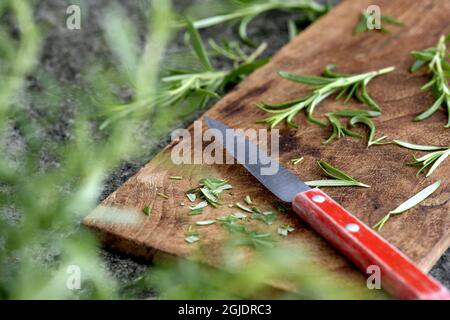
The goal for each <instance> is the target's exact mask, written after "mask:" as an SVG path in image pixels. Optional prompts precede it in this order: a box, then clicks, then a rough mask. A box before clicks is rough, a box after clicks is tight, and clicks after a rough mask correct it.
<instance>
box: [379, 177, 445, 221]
mask: <svg viewBox="0 0 450 320" xmlns="http://www.w3.org/2000/svg"><path fill="white" fill-rule="evenodd" d="M440 185H441V182H440V181H436V182H435V183H433V184H431V185H429V186H428V187H426V188H425V189H423V190H422V191H420V192H419V193H417V194H415V195H414V196H413V197H411V198H409V199H408V200H406V201H405V202H403V203H402V204H401V205H399V206H398V207H397V208H395V209H394V210H392V211H389V213H388V214H387V215H386V216H384V217H383V218H382V219H381V220H380V221H378V222H377V223H376V224H375V225H374V226H373V228H374V229H376V230H381V228H383V226H384V224H385V223H386V222H387V221H388V220H389V219H390V218H391V216H393V215H398V214H401V213H403V212H405V211H408V210H409V209H411V208H413V207H415V206H416V205H418V204H419V203H421V202H422V201H424V200H425V199H426V198H428V197H429V196H430V195H432V194H433V193H434V192H435V191H436V190H437V189H438V188H439V186H440Z"/></svg>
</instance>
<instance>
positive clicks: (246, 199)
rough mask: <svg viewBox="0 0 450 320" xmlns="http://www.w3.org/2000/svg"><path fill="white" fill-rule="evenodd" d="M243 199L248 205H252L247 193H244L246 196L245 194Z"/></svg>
mask: <svg viewBox="0 0 450 320" xmlns="http://www.w3.org/2000/svg"><path fill="white" fill-rule="evenodd" d="M244 201H245V203H246V204H248V205H252V204H253V202H252V198H250V196H249V195H246V196H245V198H244Z"/></svg>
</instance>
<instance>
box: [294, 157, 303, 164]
mask: <svg viewBox="0 0 450 320" xmlns="http://www.w3.org/2000/svg"><path fill="white" fill-rule="evenodd" d="M304 159H305V158H304V157H300V158H296V159H291V163H292V164H293V165H297V164H299V163H300V162H302V161H303V160H304Z"/></svg>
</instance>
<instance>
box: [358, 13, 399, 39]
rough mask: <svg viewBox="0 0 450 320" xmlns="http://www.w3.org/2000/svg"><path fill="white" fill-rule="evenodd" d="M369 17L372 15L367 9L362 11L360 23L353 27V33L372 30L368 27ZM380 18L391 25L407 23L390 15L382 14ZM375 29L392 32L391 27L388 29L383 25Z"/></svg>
mask: <svg viewBox="0 0 450 320" xmlns="http://www.w3.org/2000/svg"><path fill="white" fill-rule="evenodd" d="M369 17H370V16H369V14H368V13H367V12H366V11H363V12H361V18H360V20H359V23H358V24H357V25H356V27H355V28H354V29H353V34H355V35H356V34H358V33H362V32H365V31H368V30H370V29H369V28H368V27H367V23H368V19H369ZM380 20H381V22H384V23H387V24H391V25H396V26H400V27H403V26H405V24H404V23H403V22H402V21H400V20H397V19H395V18H392V17H390V16H383V15H382V16H381V17H380ZM375 30H377V31H380V32H385V33H389V32H390V30H389V29H387V28H385V27H383V26H381V28H380V29H375Z"/></svg>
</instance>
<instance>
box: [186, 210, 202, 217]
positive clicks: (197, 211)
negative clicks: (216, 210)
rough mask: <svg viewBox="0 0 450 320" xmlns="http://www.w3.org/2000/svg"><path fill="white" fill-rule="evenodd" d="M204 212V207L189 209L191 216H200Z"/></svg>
mask: <svg viewBox="0 0 450 320" xmlns="http://www.w3.org/2000/svg"><path fill="white" fill-rule="evenodd" d="M202 213H203V208H197V209H194V210H191V211H189V215H190V216H198V215H199V214H202Z"/></svg>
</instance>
